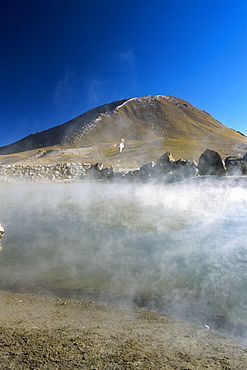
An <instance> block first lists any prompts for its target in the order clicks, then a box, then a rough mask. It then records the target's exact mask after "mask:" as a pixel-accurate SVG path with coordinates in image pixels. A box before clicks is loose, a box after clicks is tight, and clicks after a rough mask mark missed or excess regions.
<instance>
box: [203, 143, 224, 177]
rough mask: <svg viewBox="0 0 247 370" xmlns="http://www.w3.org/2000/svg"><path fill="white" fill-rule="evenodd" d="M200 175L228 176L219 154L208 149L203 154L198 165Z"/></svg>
mask: <svg viewBox="0 0 247 370" xmlns="http://www.w3.org/2000/svg"><path fill="white" fill-rule="evenodd" d="M198 170H199V175H215V176H223V175H225V174H226V170H225V168H224V164H223V162H222V159H221V156H220V155H219V153H217V152H215V151H214V150H210V149H206V150H205V152H204V153H202V154H201V156H200V158H199V164H198Z"/></svg>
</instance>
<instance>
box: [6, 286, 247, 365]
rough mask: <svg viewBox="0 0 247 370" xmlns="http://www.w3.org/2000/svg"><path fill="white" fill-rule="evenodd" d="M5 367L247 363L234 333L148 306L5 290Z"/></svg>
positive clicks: (245, 349) (245, 353)
mask: <svg viewBox="0 0 247 370" xmlns="http://www.w3.org/2000/svg"><path fill="white" fill-rule="evenodd" d="M0 369H6V370H7V369H15V370H18V369H39V370H40V369H49V370H50V369H66V370H67V369H86V370H87V369H90V370H92V369H94V370H96V369H98V370H101V369H107V370H110V369H156V370H157V369H183V370H189V369H217V370H219V369H228V370H229V369H239V370H240V369H241V370H244V369H247V348H245V347H242V346H241V345H240V344H238V342H237V341H236V340H234V339H232V338H229V337H225V336H223V335H221V334H219V333H217V332H216V331H213V330H210V329H207V328H205V327H197V326H194V325H191V324H188V323H185V322H182V321H178V320H174V319H171V318H169V317H166V316H162V315H159V314H157V313H154V312H149V311H146V310H143V309H133V308H130V307H122V306H117V305H110V304H109V305H102V304H98V303H94V302H83V301H80V300H65V299H59V298H54V297H44V296H36V295H31V294H17V293H16V294H13V293H5V292H0Z"/></svg>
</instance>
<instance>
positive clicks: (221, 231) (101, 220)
mask: <svg viewBox="0 0 247 370" xmlns="http://www.w3.org/2000/svg"><path fill="white" fill-rule="evenodd" d="M0 191H1V210H0V221H1V223H2V225H3V227H4V229H5V235H4V237H3V239H2V246H3V250H2V251H1V252H0V288H1V289H6V290H8V289H9V290H21V291H32V292H36V293H40V292H45V293H47V294H56V295H59V294H63V295H66V296H68V297H75V298H88V297H92V298H93V299H98V300H101V301H115V302H122V303H128V304H132V303H134V304H136V305H138V306H143V307H146V308H148V309H154V310H157V311H159V312H162V313H165V314H169V315H170V316H173V317H177V318H182V319H185V320H190V321H193V322H195V323H197V324H200V325H201V324H202V325H208V326H209V327H210V328H215V329H218V330H220V331H222V332H223V333H226V334H231V335H234V336H235V337H237V338H238V339H239V340H240V341H241V342H242V343H244V344H246V343H247V342H246V337H247V331H246V327H247V319H246V310H247V269H246V266H247V247H246V233H247V232H246V222H247V208H246V205H247V195H246V189H244V188H241V187H230V186H217V187H213V186H208V185H207V184H206V183H205V184H203V185H201V186H195V185H190V186H185V185H174V186H164V185H150V184H149V185H148V184H147V185H138V184H136V185H133V184H128V185H127V184H115V185H114V184H98V183H74V184H50V185H40V184H34V185H31V184H30V185H25V186H24V185H18V187H17V186H12V185H8V186H1V188H0Z"/></svg>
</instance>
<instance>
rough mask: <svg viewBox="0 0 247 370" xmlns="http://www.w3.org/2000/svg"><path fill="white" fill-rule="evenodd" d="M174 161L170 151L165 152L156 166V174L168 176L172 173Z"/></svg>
mask: <svg viewBox="0 0 247 370" xmlns="http://www.w3.org/2000/svg"><path fill="white" fill-rule="evenodd" d="M172 162H174V159H173V157H172V155H171V153H170V152H169V151H167V152H165V154H163V155H162V156H161V157H160V158H159V159H158V160H157V162H156V164H155V172H156V173H159V174H161V173H162V174H166V173H169V172H170V171H171V163H172Z"/></svg>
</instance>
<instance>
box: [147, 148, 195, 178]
mask: <svg viewBox="0 0 247 370" xmlns="http://www.w3.org/2000/svg"><path fill="white" fill-rule="evenodd" d="M154 170H155V171H154V173H155V176H156V177H158V178H163V179H164V180H165V181H167V182H177V181H181V180H183V179H187V178H189V177H193V176H196V175H197V172H198V170H197V165H196V163H194V162H190V161H186V160H184V159H179V160H177V161H175V160H174V159H173V157H172V155H171V153H170V152H169V151H167V152H166V153H165V154H163V155H162V156H161V157H160V158H159V159H158V160H157V162H156V165H155V168H154Z"/></svg>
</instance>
